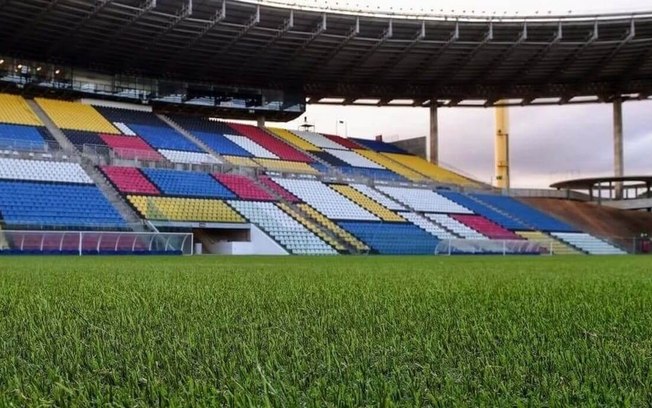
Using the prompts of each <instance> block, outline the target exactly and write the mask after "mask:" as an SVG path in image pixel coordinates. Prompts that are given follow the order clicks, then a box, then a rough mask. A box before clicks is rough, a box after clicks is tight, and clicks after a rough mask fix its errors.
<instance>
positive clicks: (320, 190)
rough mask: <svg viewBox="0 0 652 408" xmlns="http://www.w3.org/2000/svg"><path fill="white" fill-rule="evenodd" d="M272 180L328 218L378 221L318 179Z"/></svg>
mask: <svg viewBox="0 0 652 408" xmlns="http://www.w3.org/2000/svg"><path fill="white" fill-rule="evenodd" d="M274 181H275V182H276V183H278V184H280V185H281V186H283V187H284V188H285V189H287V190H288V191H290V192H291V193H292V194H294V195H296V196H297V197H299V198H300V199H301V200H303V201H305V202H306V203H308V204H310V205H311V206H312V207H313V208H315V209H316V210H318V211H319V212H321V213H322V214H324V215H325V216H327V217H328V218H331V219H334V220H368V221H378V217H376V216H375V215H373V214H371V213H370V212H368V211H367V210H364V209H363V208H361V207H359V206H358V205H356V204H354V203H353V202H352V201H350V200H348V199H347V198H345V197H344V196H342V195H340V194H339V193H337V192H335V191H333V190H332V189H330V188H329V187H328V186H327V185H326V184H324V183H322V182H321V181H319V180H304V179H284V178H274Z"/></svg>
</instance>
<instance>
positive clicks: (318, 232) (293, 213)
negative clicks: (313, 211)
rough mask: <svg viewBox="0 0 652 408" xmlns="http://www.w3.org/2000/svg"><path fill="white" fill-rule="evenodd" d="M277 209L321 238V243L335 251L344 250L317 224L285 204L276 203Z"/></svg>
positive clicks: (344, 248)
mask: <svg viewBox="0 0 652 408" xmlns="http://www.w3.org/2000/svg"><path fill="white" fill-rule="evenodd" d="M278 207H279V208H280V209H282V210H283V211H285V212H286V213H287V214H288V215H289V216H290V217H292V218H294V219H295V220H296V221H298V222H299V223H301V225H303V226H304V227H306V228H307V229H308V230H309V231H310V232H312V233H313V234H315V235H317V236H318V237H319V238H321V240H322V241H324V242H326V243H327V244H328V245H330V246H331V247H333V248H335V250H336V251H338V252H344V251H345V250H346V247H344V245H342V244H341V243H340V242H338V241H337V239H335V238H334V237H333V236H332V235H329V234H328V233H327V232H326V231H325V230H323V229H321V228H320V227H319V223H318V222H316V221H313V220H310V219H308V218H307V217H305V216H303V215H302V214H301V213H300V212H299V211H297V210H295V209H294V208H292V207H290V206H289V205H288V204H286V203H278Z"/></svg>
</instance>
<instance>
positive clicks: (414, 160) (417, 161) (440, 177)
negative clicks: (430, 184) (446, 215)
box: [382, 153, 479, 187]
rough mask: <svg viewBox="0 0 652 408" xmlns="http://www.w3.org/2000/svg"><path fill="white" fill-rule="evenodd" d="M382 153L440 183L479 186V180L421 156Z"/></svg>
mask: <svg viewBox="0 0 652 408" xmlns="http://www.w3.org/2000/svg"><path fill="white" fill-rule="evenodd" d="M382 155H383V156H385V157H387V158H389V159H390V160H393V161H395V162H397V163H399V164H401V165H403V166H405V167H407V168H409V169H413V170H415V171H417V172H419V173H421V174H423V175H424V176H426V177H428V178H430V179H432V180H434V181H437V182H440V183H444V184H455V185H460V186H467V187H472V186H479V184H478V183H477V182H475V181H472V180H470V179H468V178H466V177H463V176H460V175H459V174H457V173H454V172H452V171H450V170H447V169H444V168H443V167H440V166H436V165H434V164H432V163H430V162H428V161H426V160H424V159H422V158H421V157H417V156H412V155H409V154H399V153H382Z"/></svg>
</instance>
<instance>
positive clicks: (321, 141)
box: [292, 130, 345, 150]
mask: <svg viewBox="0 0 652 408" xmlns="http://www.w3.org/2000/svg"><path fill="white" fill-rule="evenodd" d="M292 133H294V134H295V135H297V136H298V137H300V138H301V139H303V140H304V141H306V142H308V143H310V144H311V145H313V146H316V147H317V149H316V150H321V149H345V147H343V146H342V145H340V144H339V143H336V142H335V141H333V140H331V139H329V138H327V137H326V136H323V135H321V134H319V133H314V132H307V131H303V130H293V131H292ZM309 150H310V149H309ZM312 150H314V149H312Z"/></svg>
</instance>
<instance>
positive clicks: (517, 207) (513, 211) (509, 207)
mask: <svg viewBox="0 0 652 408" xmlns="http://www.w3.org/2000/svg"><path fill="white" fill-rule="evenodd" d="M472 196H473V197H475V198H477V199H478V200H480V201H482V202H484V203H486V204H488V205H490V206H492V207H494V208H496V209H498V210H500V211H502V212H504V213H508V214H510V215H512V216H513V217H514V218H517V219H519V220H521V221H522V222H523V223H525V224H527V225H529V226H531V227H533V228H534V229H537V230H539V231H544V232H551V231H555V232H577V231H578V230H577V229H576V228H573V227H572V226H570V225H568V224H566V223H565V222H563V221H560V220H558V219H556V218H553V217H551V216H550V215H548V214H545V213H543V212H541V211H539V210H537V209H535V208H532V207H530V206H529V205H527V204H525V203H522V202H520V201H518V200H516V199H514V198H512V197H508V196H498V195H490V194H472Z"/></svg>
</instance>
